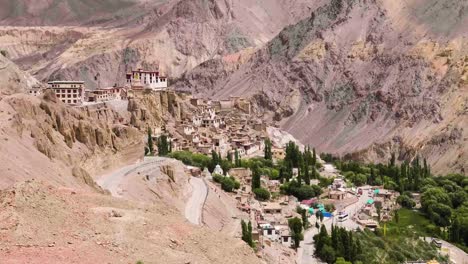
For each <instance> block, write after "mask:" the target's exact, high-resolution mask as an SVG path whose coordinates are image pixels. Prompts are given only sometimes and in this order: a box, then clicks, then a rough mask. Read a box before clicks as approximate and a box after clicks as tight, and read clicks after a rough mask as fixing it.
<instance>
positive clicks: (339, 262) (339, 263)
mask: <svg viewBox="0 0 468 264" xmlns="http://www.w3.org/2000/svg"><path fill="white" fill-rule="evenodd" d="M335 264H352V263H351V262H349V261H346V260H345V259H344V258H342V257H339V258H336V261H335Z"/></svg>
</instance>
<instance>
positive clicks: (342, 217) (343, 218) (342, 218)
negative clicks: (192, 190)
mask: <svg viewBox="0 0 468 264" xmlns="http://www.w3.org/2000/svg"><path fill="white" fill-rule="evenodd" d="M348 218H349V215H348V213H346V212H339V213H338V222H344V221H346V220H348Z"/></svg>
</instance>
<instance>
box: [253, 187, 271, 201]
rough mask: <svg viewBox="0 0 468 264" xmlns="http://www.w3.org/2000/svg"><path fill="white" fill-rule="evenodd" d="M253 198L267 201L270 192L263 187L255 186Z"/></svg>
mask: <svg viewBox="0 0 468 264" xmlns="http://www.w3.org/2000/svg"><path fill="white" fill-rule="evenodd" d="M253 193H254V194H255V198H256V199H257V200H259V201H267V200H269V199H270V192H269V191H268V190H266V189H265V188H257V189H255V190H253Z"/></svg>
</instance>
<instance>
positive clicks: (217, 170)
mask: <svg viewBox="0 0 468 264" xmlns="http://www.w3.org/2000/svg"><path fill="white" fill-rule="evenodd" d="M213 174H219V175H223V174H224V171H223V169H222V168H221V166H219V164H218V165H216V167H215V169H214V171H213Z"/></svg>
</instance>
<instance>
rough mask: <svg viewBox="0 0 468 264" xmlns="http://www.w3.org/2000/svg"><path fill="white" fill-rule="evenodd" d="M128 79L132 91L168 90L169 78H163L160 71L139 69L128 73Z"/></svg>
mask: <svg viewBox="0 0 468 264" xmlns="http://www.w3.org/2000/svg"><path fill="white" fill-rule="evenodd" d="M126 79H127V84H128V85H130V86H131V87H132V89H144V88H149V89H152V90H155V91H158V90H165V89H166V88H167V77H165V76H161V75H160V73H159V71H146V70H142V69H138V70H136V71H131V72H129V73H127V75H126Z"/></svg>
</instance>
